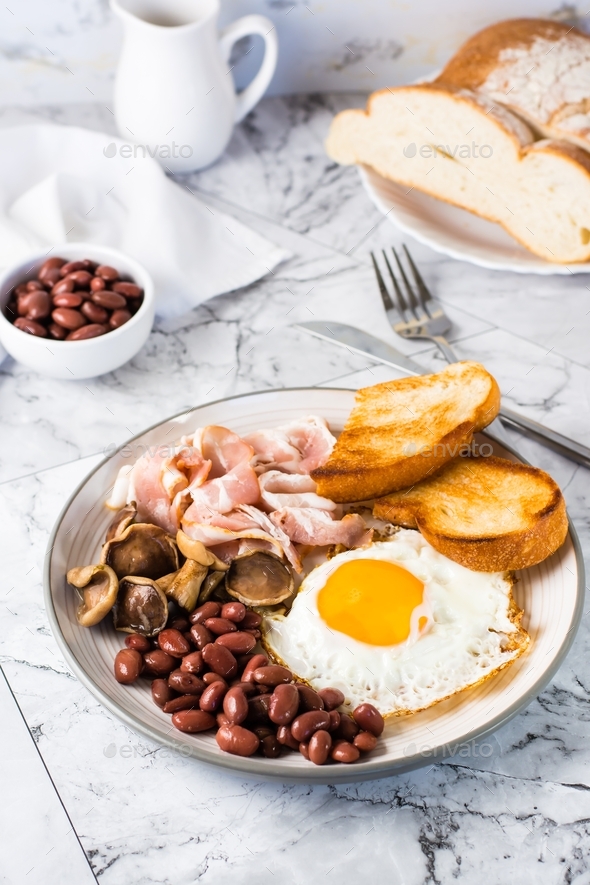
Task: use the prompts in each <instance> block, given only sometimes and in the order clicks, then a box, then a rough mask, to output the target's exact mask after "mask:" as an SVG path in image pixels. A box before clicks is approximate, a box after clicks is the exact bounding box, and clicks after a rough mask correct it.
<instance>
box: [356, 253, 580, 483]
mask: <svg viewBox="0 0 590 885" xmlns="http://www.w3.org/2000/svg"><path fill="white" fill-rule="evenodd" d="M402 247H403V250H404V253H405V255H406V259H407V262H408V265H409V267H410V270H411V272H412V276H413V278H414V286H412V285H411V283H410V281H409V280H408V276H407V274H406V272H405V270H404V267H403V265H402V263H401V261H400V258H399V255H398V254H397V252H396V250H395V248H394V247H393V246H392V247H391V251H392V253H393V257H394V259H395V263H396V265H397V270H398V273H399V277H400V279H401V285H400V283H399V281H398V279H397V277H396V275H395V274H394V272H393V268H392V267H391V264H390V262H389V258H388V257H387V253H386V252H385V250H384V249H383V250H382V254H383V260H384V262H385V266H386V268H387V271H388V273H389V277H390V279H391V284H392V287H393V288H392V294H390V292H389V290H388V288H387V286H386V285H385V280H384V279H383V275H382V273H381V270H380V268H379V265H378V263H377V259H376V258H375V255H374V254H373V252H371V259H372V261H373V267H374V268H375V275H376V277H377V284H378V286H379V292H380V293H381V299H382V301H383V306H384V308H385V313H386V314H387V319H388V320H389V322H390V324H391V327H392V329H393V330H394V332H397V334H398V335H400V336H401V337H402V338H420V339H425V340H427V341H432V342H434V344H436V346H437V347H438V349H439V350H440V352H441V353H442V354H443V356H444V357H445V359H446V360H447V362H449V363H455V362H457V361H458V359H459V357H458V356H457V354H456V352H455V350H454V348H453V347H452V345H451V344H450V343H449V342H448V340H447V339H446V338H445V334H446V333H448V332H449V331H450V329H451V326H452V323H451V320H450V319H449V317H448V316H447V315H446V314H445V312H444V310H443V308H442V305H441V304H440V302H439V301H437V300H436V298H433V297H432V294H431V292H430V290H429V289H428V286H427V285H426V283H425V282H424V280H423V279H422V276H421V274H420V272H419V270H418V268H417V267H416V265H415V263H414V261H413V259H412V256H411V255H410V253H409V251H408V249H407V248H406V246H405V245H403V246H402ZM402 287H403V290H404V291H402ZM394 302H395V303H394ZM498 418H499V419H500V420H501V421H502V424H504V425H508V426H509V427H516V428H517V429H518V430H521V431H522V430H524V431H526V432H527V433H528V434H530V435H531V436H533V437H535V438H536V439H537V440H539V441H541V442H543V443H545V444H546V445H547V446H549V448H551V449H553V450H554V451H556V452H559V454H560V455H564V456H565V457H566V458H570V459H571V460H573V461H576V462H577V463H578V464H583V465H584V466H585V467H590V452H589V450H588V448H587V447H586V446H584V445H582V444H581V443H577V442H575V440H571V439H568V437H567V436H563V435H562V434H561V433H557V431H555V430H550V429H549V428H548V427H545V426H544V425H543V424H539V423H538V422H537V421H533V420H532V419H531V418H527V417H526V416H525V415H521V414H520V413H519V412H514V411H513V410H512V409H508V408H506V406H502V407H501V408H500V412H499V415H498ZM498 418H496V419H495V420H494V421H493V422H492V424H490V426H489V428H488V430H492V431H493V433H494V434H495V435H496V436H497V437H498V439H499V440H500V441H501V442H508V443H509V442H510V440H509V439H508V437H507V434H506V431H505V430H504V427H503V426H502V424H500V422H499V421H498Z"/></svg>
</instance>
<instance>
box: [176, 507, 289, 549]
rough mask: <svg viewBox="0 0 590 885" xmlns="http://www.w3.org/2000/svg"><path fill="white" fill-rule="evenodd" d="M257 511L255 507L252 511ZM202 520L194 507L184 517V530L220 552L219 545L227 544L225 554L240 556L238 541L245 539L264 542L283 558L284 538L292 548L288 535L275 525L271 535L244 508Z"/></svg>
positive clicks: (213, 513)
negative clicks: (226, 552) (231, 552)
mask: <svg viewBox="0 0 590 885" xmlns="http://www.w3.org/2000/svg"><path fill="white" fill-rule="evenodd" d="M255 509H256V508H254V507H253V508H252V510H255ZM261 515H262V514H261ZM201 519H202V516H201V514H200V513H199V511H198V510H197V508H196V507H195V508H194V509H193V505H192V504H191V506H190V507H189V508H188V510H187V511H186V512H185V514H184V516H183V519H182V530H183V531H184V532H185V533H186V534H187V535H188V536H189V537H190V538H194V539H195V541H201V542H202V543H203V544H205V546H206V547H215V552H216V553H217V546H218V545H223V547H224V550H225V551H233V556H236V555H237V553H238V550H239V546H238V544H237V543H234V542H238V541H239V540H240V539H244V538H246V539H254V540H257V541H263V542H264V543H265V545H266V549H271V550H273V551H274V552H275V553H276V554H277V556H281V557H282V556H283V551H284V546H283V543H282V541H281V539H284V544H285V546H287V547H289V548H290V547H292V544H291V542H290V540H289V538H287V536H286V535H285V534H284V532H280V531H277V529H276V528H275V526H272V525H271V527H272V534H269V532H267V531H265V530H264V529H263V528H261V527H260V524H259V520H256V519H253V518H252V516H251V515H250V514H249V513H246V512H244V511H242V510H241V509H240V510H233V511H232V512H231V513H225V514H222V513H215V512H211V513H209V514H207V520H206V521H201ZM232 544H233V545H234V546H233V547H232V546H231V545H232ZM220 558H221V559H223V558H224V557H223V556H221V557H220Z"/></svg>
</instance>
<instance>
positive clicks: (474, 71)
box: [434, 18, 590, 104]
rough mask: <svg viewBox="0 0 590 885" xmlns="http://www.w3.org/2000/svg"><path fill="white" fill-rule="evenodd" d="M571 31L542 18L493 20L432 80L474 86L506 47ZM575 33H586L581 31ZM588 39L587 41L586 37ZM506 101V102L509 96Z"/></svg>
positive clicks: (489, 69)
mask: <svg viewBox="0 0 590 885" xmlns="http://www.w3.org/2000/svg"><path fill="white" fill-rule="evenodd" d="M572 30H573V29H572V28H571V27H570V26H569V25H564V24H562V23H561V22H554V21H551V20H549V19H544V18H512V19H506V20H505V21H501V22H496V24H494V25H490V26H489V27H488V28H484V29H483V30H482V31H479V32H478V33H477V34H474V35H473V37H470V38H469V40H467V41H466V42H465V43H463V45H462V46H460V47H459V49H458V50H457V52H456V53H455V55H454V56H453V57H452V58H451V60H450V61H449V62H448V64H447V65H446V66H445V67H444V68H443V70H442V71H441V73H440V74H439V75H438V77H437V78H436V80H435V81H434V82H435V83H438V84H448V85H453V86H459V87H461V88H463V89H476V88H477V87H478V86H481V84H482V83H485V81H486V80H487V78H488V76H489V74H490V73H491V71H493V70H494V69H495V68H496V67H497V65H498V58H499V55H500V53H501V52H502V50H503V49H506V47H510V46H523V47H527V46H528V47H530V46H532V44H533V43H534V42H535V40H537V39H538V38H539V37H541V38H543V39H545V40H560V39H563V38H564V37H567V35H568V34H569V33H570V32H571V31H572ZM576 34H579V35H581V36H586V35H585V34H582V32H581V31H576ZM588 42H589V44H590V38H588ZM506 104H510V99H508V100H507V102H506Z"/></svg>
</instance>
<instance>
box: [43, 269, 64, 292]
mask: <svg viewBox="0 0 590 885" xmlns="http://www.w3.org/2000/svg"><path fill="white" fill-rule="evenodd" d="M39 279H40V280H41V282H42V283H43V284H44V285H45V286H47V287H48V288H51V287H52V286H55V284H56V283H58V282H59V281H60V280H61V274H60V272H59V267H50V268H49V269H48V270H46V271H45V272H44V273H43V268H41V270H40V271H39Z"/></svg>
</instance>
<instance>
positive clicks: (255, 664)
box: [242, 655, 268, 682]
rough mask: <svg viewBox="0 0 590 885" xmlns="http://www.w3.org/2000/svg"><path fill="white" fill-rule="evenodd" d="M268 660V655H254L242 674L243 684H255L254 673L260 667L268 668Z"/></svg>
mask: <svg viewBox="0 0 590 885" xmlns="http://www.w3.org/2000/svg"><path fill="white" fill-rule="evenodd" d="M267 664H268V658H267V657H266V655H254V657H253V658H251V659H250V660H249V661H248V663H247V664H246V666H245V668H244V672H243V673H242V682H254V673H255V672H256V670H257V669H258V668H259V667H266V665H267Z"/></svg>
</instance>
